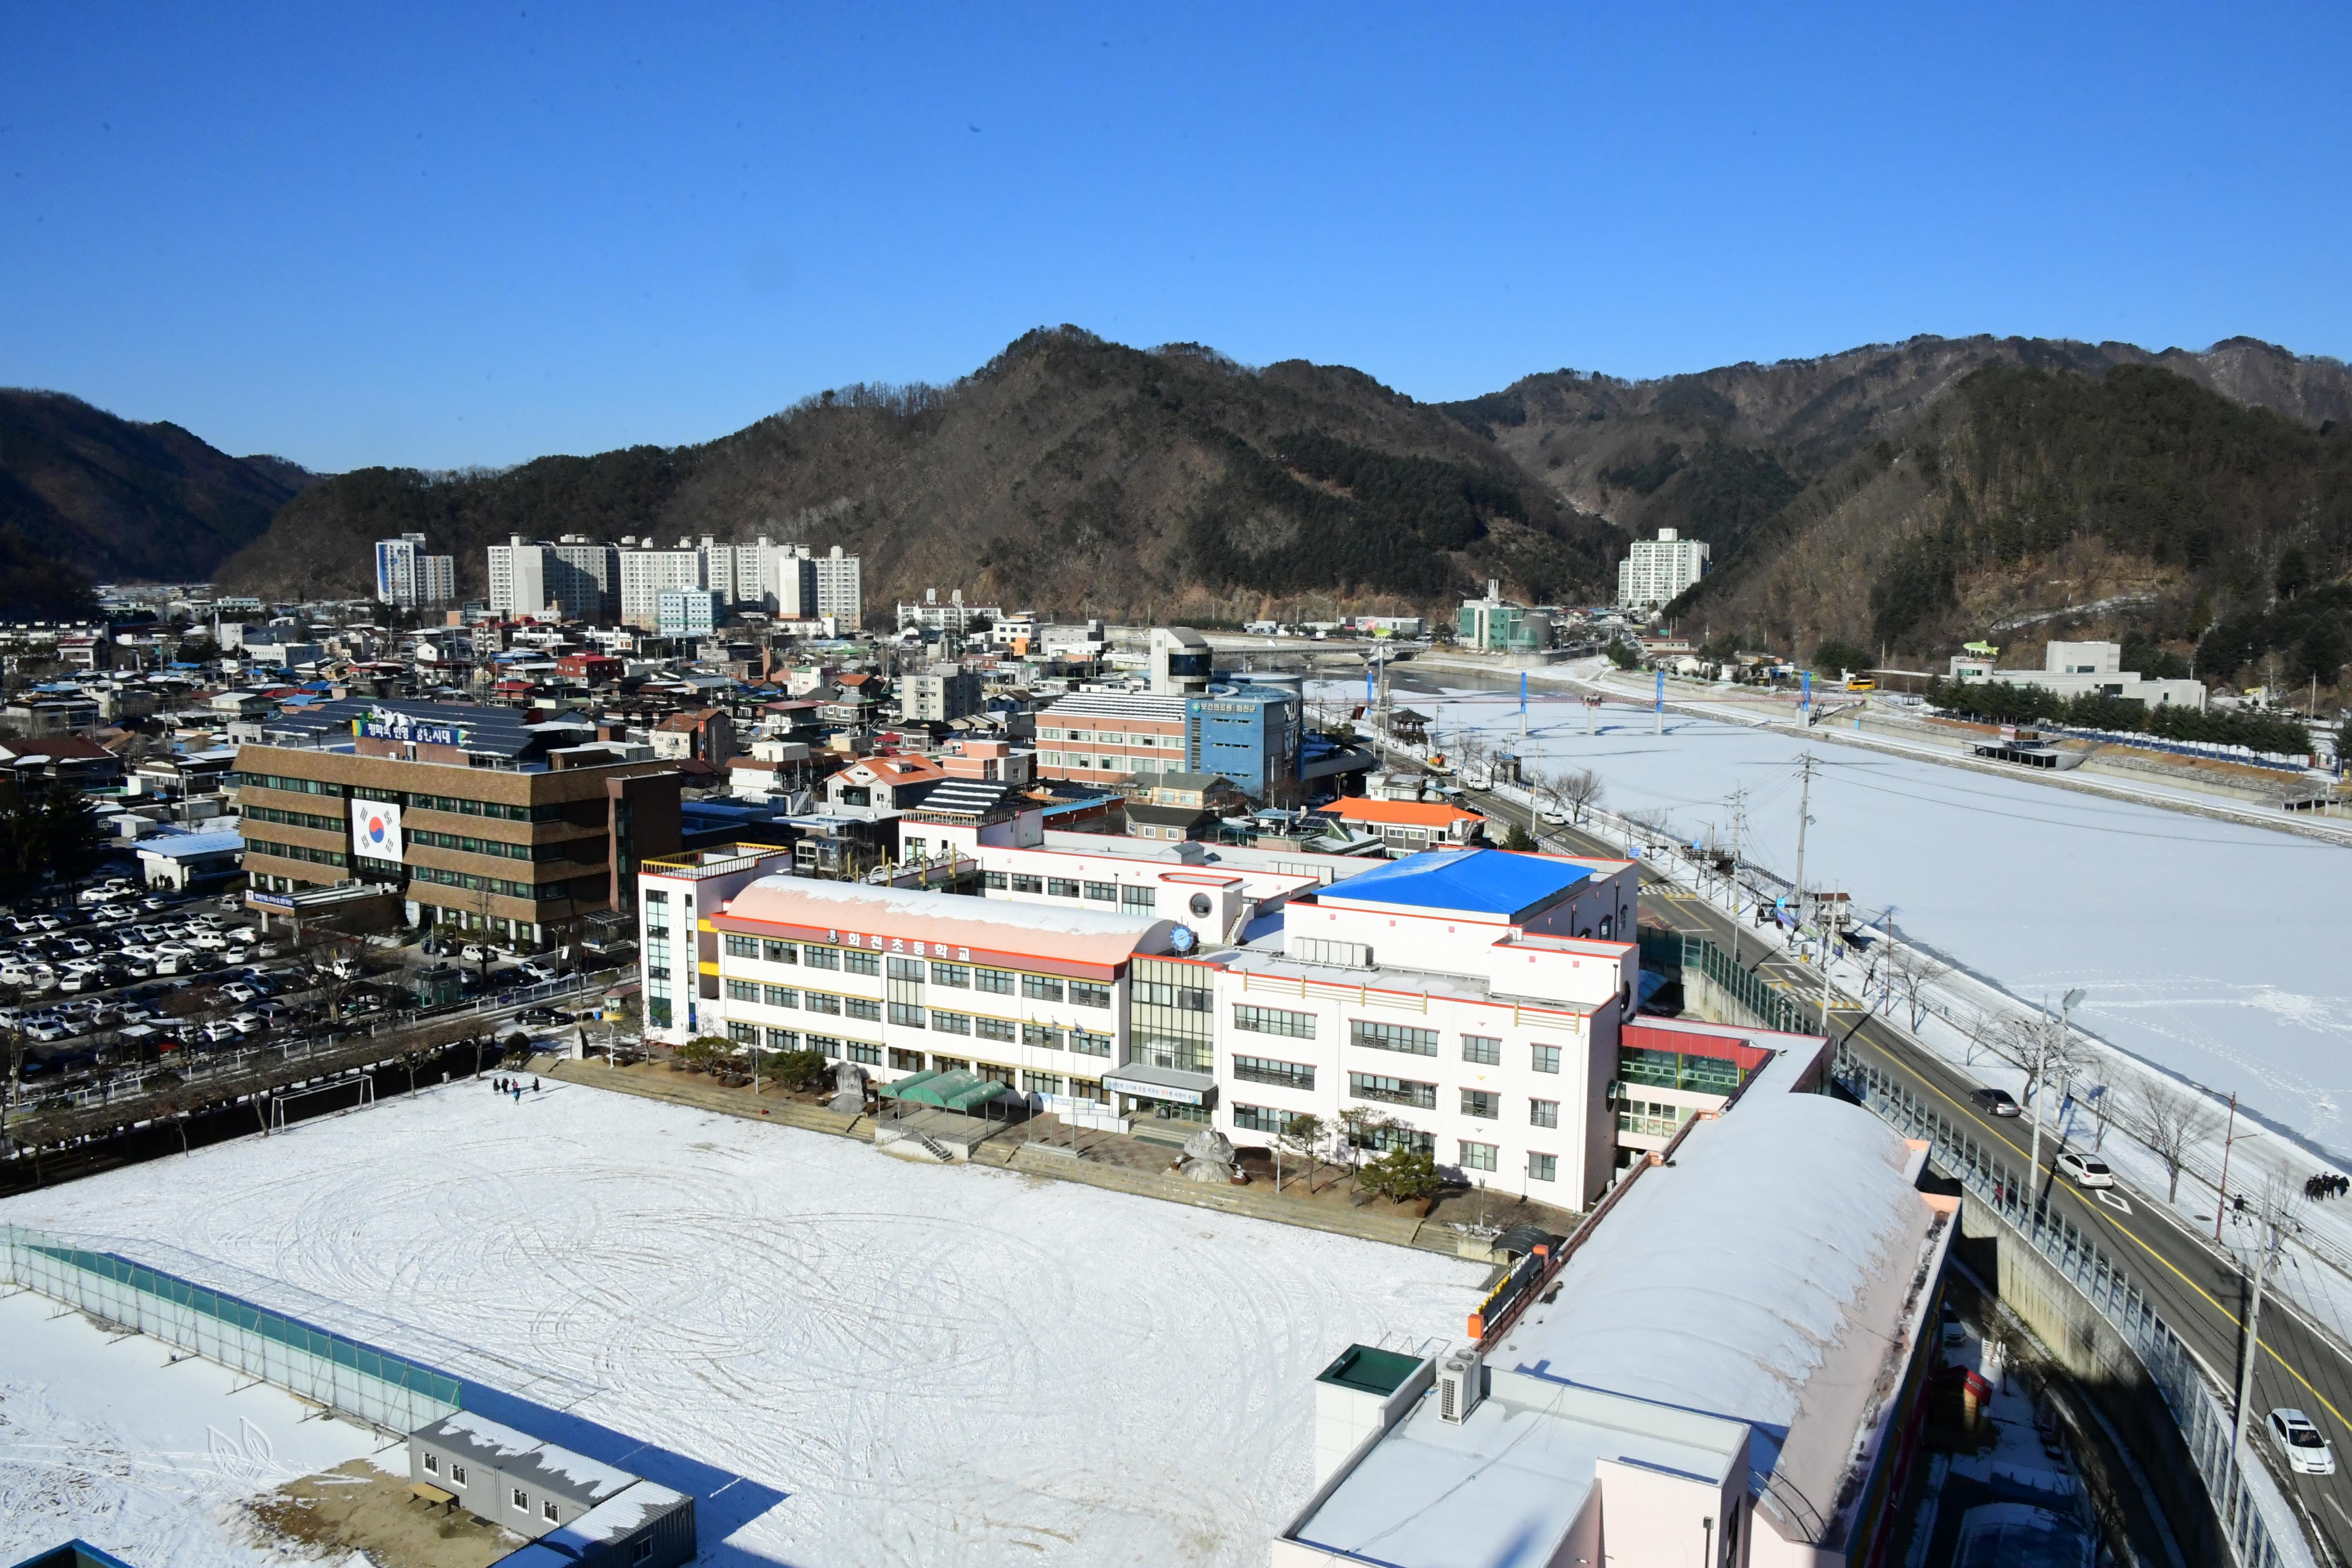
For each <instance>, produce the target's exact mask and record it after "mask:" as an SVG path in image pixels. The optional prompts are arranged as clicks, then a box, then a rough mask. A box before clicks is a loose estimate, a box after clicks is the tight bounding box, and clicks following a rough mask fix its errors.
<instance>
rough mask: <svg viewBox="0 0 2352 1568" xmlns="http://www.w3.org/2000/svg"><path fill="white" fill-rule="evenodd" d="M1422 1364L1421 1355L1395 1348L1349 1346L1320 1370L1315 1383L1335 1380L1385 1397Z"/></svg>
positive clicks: (1402, 1383) (1343, 1385) (1402, 1384)
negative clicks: (1399, 1350)
mask: <svg viewBox="0 0 2352 1568" xmlns="http://www.w3.org/2000/svg"><path fill="white" fill-rule="evenodd" d="M1420 1365H1421V1358H1420V1357H1418V1356H1409V1355H1403V1354H1401V1353H1399V1352H1396V1351H1384V1350H1376V1349H1374V1348H1373V1347H1372V1346H1370V1345H1349V1347H1348V1348H1347V1349H1346V1350H1345V1351H1343V1352H1340V1356H1339V1360H1338V1361H1335V1362H1333V1363H1331V1364H1330V1365H1329V1366H1327V1367H1325V1368H1324V1369H1323V1373H1322V1375H1321V1376H1319V1377H1318V1378H1317V1379H1316V1380H1315V1381H1316V1382H1318V1383H1336V1384H1339V1386H1340V1387H1342V1388H1353V1389H1357V1390H1359V1391H1360V1392H1362V1393H1365V1394H1378V1395H1379V1396H1380V1397H1381V1398H1382V1399H1386V1398H1387V1397H1388V1396H1389V1395H1390V1394H1394V1393H1395V1392H1396V1391H1397V1390H1398V1389H1400V1388H1402V1387H1403V1386H1404V1382H1405V1379H1407V1378H1409V1377H1411V1376H1412V1374H1413V1373H1414V1371H1415V1370H1416V1369H1417V1368H1419V1367H1420Z"/></svg>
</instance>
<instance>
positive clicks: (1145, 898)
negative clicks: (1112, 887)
mask: <svg viewBox="0 0 2352 1568" xmlns="http://www.w3.org/2000/svg"><path fill="white" fill-rule="evenodd" d="M1158 894H1159V889H1156V888H1121V889H1119V890H1118V907H1119V908H1120V909H1122V910H1126V911H1127V912H1128V913H1129V914H1144V915H1148V914H1150V912H1151V911H1152V910H1154V909H1155V908H1157V907H1158V903H1157V899H1158Z"/></svg>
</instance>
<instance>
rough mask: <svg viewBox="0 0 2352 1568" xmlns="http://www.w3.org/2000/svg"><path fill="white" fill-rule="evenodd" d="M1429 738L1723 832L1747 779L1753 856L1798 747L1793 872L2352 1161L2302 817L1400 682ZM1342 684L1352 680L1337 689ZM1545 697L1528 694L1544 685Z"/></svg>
mask: <svg viewBox="0 0 2352 1568" xmlns="http://www.w3.org/2000/svg"><path fill="white" fill-rule="evenodd" d="M1397 686H1398V689H1399V693H1400V700H1410V702H1411V703H1412V706H1414V707H1415V708H1417V709H1420V710H1423V711H1433V712H1434V713H1435V715H1436V722H1435V723H1433V725H1432V726H1431V732H1432V734H1433V735H1439V734H1443V735H1444V736H1446V737H1448V738H1451V737H1452V736H1454V734H1455V733H1457V732H1458V731H1461V730H1463V729H1464V728H1465V727H1475V729H1477V730H1478V731H1481V732H1482V733H1483V734H1484V735H1485V736H1486V737H1487V738H1488V739H1489V740H1490V741H1491V742H1493V743H1495V744H1496V745H1497V746H1499V747H1502V748H1504V749H1507V750H1513V751H1517V752H1520V753H1521V754H1522V755H1524V756H1527V757H1529V758H1530V759H1538V760H1539V761H1540V763H1541V765H1545V766H1549V767H1561V766H1571V767H1589V768H1591V769H1592V770H1593V771H1594V772H1596V773H1599V774H1600V775H1601V779H1602V781H1603V783H1604V785H1605V789H1606V794H1605V795H1604V796H1603V804H1604V805H1609V806H1612V807H1613V808H1616V809H1618V810H1628V811H1633V812H1635V813H1637V814H1640V815H1643V816H1649V817H1653V818H1663V819H1664V820H1667V821H1669V822H1671V824H1672V825H1673V826H1675V828H1676V829H1677V830H1678V833H1679V835H1680V836H1681V837H1706V836H1708V835H1709V834H1710V833H1712V834H1713V835H1714V836H1715V837H1720V838H1722V839H1724V840H1726V841H1728V839H1729V837H1730V829H1731V814H1730V808H1729V806H1728V805H1727V804H1726V803H1727V798H1728V797H1729V795H1731V793H1732V791H1734V790H1735V789H1744V790H1745V791H1746V792H1747V812H1746V815H1747V838H1746V845H1747V849H1748V854H1749V855H1750V857H1751V858H1755V859H1757V860H1759V861H1760V862H1761V863H1762V864H1764V865H1766V866H1768V867H1769V868H1771V869H1772V870H1774V871H1777V872H1779V873H1780V874H1781V875H1782V876H1787V875H1788V874H1789V873H1790V871H1791V870H1792V869H1793V868H1794V866H1795V862H1796V837H1797V798H1798V789H1797V763H1798V759H1799V757H1800V756H1801V754H1802V753H1803V752H1807V751H1811V752H1812V754H1813V755H1814V757H1815V759H1816V760H1817V762H1818V763H1819V767H1818V770H1817V773H1816V775H1815V779H1814V784H1813V791H1812V811H1811V815H1812V818H1813V822H1812V826H1811V831H1810V837H1808V838H1807V841H1806V847H1805V879H1806V881H1807V882H1808V884H1810V885H1811V886H1814V887H1824V886H1826V887H1829V888H1832V889H1844V890H1846V891H1847V892H1850V893H1852V894H1853V897H1854V899H1855V900H1857V901H1858V902H1860V903H1864V904H1867V905H1870V906H1872V907H1873V908H1886V907H1889V906H1891V907H1892V909H1893V910H1894V916H1895V923H1896V925H1897V927H1898V928H1899V929H1900V930H1901V931H1904V932H1905V933H1906V934H1907V935H1908V936H1910V937H1912V938H1913V939H1915V940H1916V941H1919V942H1924V943H1925V944H1927V946H1929V947H1931V948H1934V949H1936V950H1937V951H1938V952H1942V953H1943V954H1944V955H1945V956H1946V957H1947V958H1948V959H1950V960H1952V961H1954V962H1956V963H1960V964H1962V965H1964V966H1966V967H1967V968H1969V970H1971V971H1973V972H1975V973H1978V974H1980V975H1982V976H1984V977H1986V978H1988V979H1990V980H1992V981H1994V982H1996V983H1998V984H2000V985H2002V986H2004V987H2006V988H2007V989H2008V990H2009V991H2010V992H2011V993H2012V994H2015V995H2017V996H2019V997H2021V998H2024V999H2026V1000H2028V1001H2039V1000H2040V999H2042V997H2043V996H2044V995H2047V996H2048V997H2050V998H2051V999H2052V1000H2053V1004H2054V1001H2055V999H2056V998H2057V997H2058V996H2060V995H2062V994H2063V993H2065V992H2066V991H2068V990H2070V989H2072V988H2074V987H2075V986H2081V987H2083V988H2084V989H2085V990H2086V991H2088V992H2089V997H2088V999H2087V1000H2086V1001H2085V1002H2084V1005H2083V1006H2082V1007H2081V1008H2080V1009H2078V1010H2077V1011H2076V1013H2075V1015H2074V1017H2075V1021H2076V1022H2077V1023H2078V1024H2080V1025H2081V1026H2083V1027H2084V1028H2085V1029H2087V1030H2089V1031H2091V1032H2093V1033H2095V1034H2096V1035H2098V1036H2100V1037H2102V1038H2104V1039H2106V1040H2107V1041H2109V1042H2111V1043H2112V1044H2115V1045H2116V1046H2119V1047H2122V1048H2124V1049H2126V1050H2128V1051H2131V1052H2133V1053H2134V1054H2136V1055H2138V1056H2140V1057H2142V1058H2145V1059H2147V1060H2148V1061H2152V1062H2155V1063H2157V1064H2158V1065H2160V1066H2162V1067H2164V1068H2168V1069H2170V1070H2171V1071H2173V1072H2176V1073H2178V1074H2179V1075H2181V1076H2182V1077H2184V1078H2187V1079H2191V1080H2193V1081H2195V1082H2198V1083H2200V1084H2203V1085H2206V1086H2208V1087H2210V1088H2211V1089H2215V1090H2216V1091H2218V1092H2220V1093H2221V1094H2224V1095H2226V1094H2228V1093H2230V1092H2231V1091H2233V1090H2234V1091H2237V1092H2239V1093H2240V1094H2242V1096H2243V1097H2244V1102H2245V1103H2246V1104H2247V1105H2249V1106H2251V1107H2252V1110H2254V1112H2255V1113H2256V1114H2257V1115H2259V1116H2261V1117H2263V1118H2264V1119H2266V1120H2268V1121H2273V1123H2275V1124H2277V1125H2279V1126H2282V1127H2284V1128H2286V1129H2288V1130H2290V1131H2293V1132H2294V1133H2295V1134H2297V1135H2299V1136H2301V1137H2303V1138H2305V1139H2307V1140H2309V1141H2310V1142H2312V1143H2313V1144H2314V1145H2315V1146H2316V1147H2318V1148H2321V1149H2323V1150H2325V1151H2326V1152H2329V1153H2331V1154H2332V1155H2334V1156H2335V1157H2336V1159H2338V1160H2346V1159H2352V1124H2348V1123H2347V1111H2352V965H2347V963H2345V961H2344V957H2343V953H2344V947H2345V942H2346V940H2347V934H2352V876H2347V871H2352V858H2347V851H2346V850H2344V849H2343V848H2340V847H2336V846H2334V845H2329V844H2325V843H2321V842H2318V841H2315V840H2313V839H2309V838H2305V837H2298V836H2296V835H2294V834H2289V833H2281V832H2273V831H2270V830H2267V829H2263V828H2259V827H2242V826H2235V825H2233V824H2230V823H2225V822H2216V821H2210V820H2207V819H2204V818H2200V817H2195V816H2183V815H2180V814H2179V813H2175V812H2170V811H2166V810H2163V809H2161V808H2159V807H2155V806H2143V805H2133V804H2130V803H2128V802H2124V801H2116V800H2109V799H2104V798H2101V797H2098V796H2094V795H2079V794H2075V793H2074V792H2071V791H2067V790H2063V789H2056V788H2053V787H2051V786H2049V785H2046V784H2037V783H2034V782H2032V781H2030V780H2026V779H2018V780H2015V781H2011V780H2009V779H2004V778H1998V777H1990V776H1987V775H1985V774H1983V773H1976V772H1973V771H1969V770H1965V769H1958V768H1951V767H1946V766H1941V765H1939V764H1937V763H1931V762H1925V761H1912V760H1909V759H1906V758H1901V757H1893V756H1885V755H1882V754H1879V753H1876V752H1867V751H1863V750H1860V749H1857V748H1854V747H1851V746H1842V745H1838V744H1836V743H1834V742H1822V741H1818V740H1816V741H1813V742H1810V743H1809V742H1807V741H1806V740H1804V739H1803V738H1802V737H1801V736H1799V735H1797V734H1794V733H1790V732H1789V731H1781V730H1772V729H1753V728H1748V727H1745V726H1741V725H1738V724H1731V723H1718V722H1715V721H1708V720H1703V719H1690V718H1682V717H1677V716H1675V715H1674V714H1668V715H1667V717H1666V721H1665V729H1666V732H1665V734H1664V735H1663V736H1660V735H1656V734H1654V733H1652V720H1651V718H1650V715H1649V714H1647V713H1646V712H1643V713H1638V714H1637V713H1635V712H1634V711H1633V710H1630V709H1628V708H1625V707H1622V706H1616V705H1612V706H1611V707H1609V708H1607V709H1606V710H1603V711H1604V717H1603V719H1602V721H1601V729H1600V732H1599V733H1598V734H1596V735H1592V736H1587V735H1586V733H1585V719H1584V712H1583V707H1582V704H1581V703H1580V702H1577V701H1573V700H1567V699H1562V698H1551V699H1549V700H1543V699H1539V700H1536V701H1533V702H1531V703H1530V705H1529V717H1528V729H1529V734H1528V741H1527V742H1526V743H1525V745H1521V744H1520V742H1519V741H1518V714H1517V708H1516V694H1515V693H1514V694H1512V698H1511V700H1509V701H1502V700H1496V699H1497V698H1500V697H1502V696H1503V695H1504V694H1503V693H1502V692H1500V691H1478V690H1472V689H1468V688H1467V686H1466V685H1465V684H1462V683H1458V682H1456V683H1449V684H1448V685H1447V686H1446V693H1447V695H1444V696H1441V695H1438V694H1435V693H1432V692H1427V691H1424V690H1422V689H1411V688H1410V685H1409V678H1405V677H1401V678H1400V679H1399V680H1398V682H1397ZM1350 690H1351V694H1352V690H1353V689H1350ZM1538 690H1539V691H1540V689H1538Z"/></svg>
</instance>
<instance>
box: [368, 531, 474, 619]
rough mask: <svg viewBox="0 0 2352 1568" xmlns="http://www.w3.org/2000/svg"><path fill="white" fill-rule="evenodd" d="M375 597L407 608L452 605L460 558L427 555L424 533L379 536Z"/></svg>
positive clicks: (376, 546) (376, 547) (400, 607)
mask: <svg viewBox="0 0 2352 1568" xmlns="http://www.w3.org/2000/svg"><path fill="white" fill-rule="evenodd" d="M375 596H376V601H377V603H379V604H384V605H394V607H396V608H399V609H404V610H413V609H418V608H421V607H423V606H425V605H446V604H448V603H449V602H450V601H451V600H453V599H455V598H457V561H456V559H455V558H454V557H452V556H447V555H428V554H426V553H425V536H424V535H423V534H421V533H404V534H402V535H401V536H400V537H399V538H398V539H379V540H377V541H376V542H375Z"/></svg>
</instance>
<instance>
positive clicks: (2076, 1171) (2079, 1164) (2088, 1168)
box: [2058, 1149, 2116, 1187]
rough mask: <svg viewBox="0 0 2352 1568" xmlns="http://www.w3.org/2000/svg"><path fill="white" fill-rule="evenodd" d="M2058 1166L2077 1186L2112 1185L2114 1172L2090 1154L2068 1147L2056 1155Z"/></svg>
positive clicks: (2103, 1161)
mask: <svg viewBox="0 0 2352 1568" xmlns="http://www.w3.org/2000/svg"><path fill="white" fill-rule="evenodd" d="M2058 1168H2059V1169H2060V1170H2062V1171H2063V1172H2065V1173H2066V1174H2067V1175H2068V1176H2069V1177H2071V1178H2072V1179H2073V1181H2074V1184H2075V1185H2076V1186H2078V1187H2112V1186H2114V1185H2115V1184H2116V1173H2114V1172H2113V1171H2110V1170H2109V1169H2107V1163H2106V1162H2105V1160H2101V1159H2098V1158H2096V1157H2095V1156H2093V1155H2090V1154H2084V1153H2082V1152H2078V1151H2076V1150H2073V1149H2069V1150H2067V1151H2066V1152H2064V1153H2063V1154H2061V1155H2059V1156H2058Z"/></svg>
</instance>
